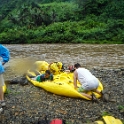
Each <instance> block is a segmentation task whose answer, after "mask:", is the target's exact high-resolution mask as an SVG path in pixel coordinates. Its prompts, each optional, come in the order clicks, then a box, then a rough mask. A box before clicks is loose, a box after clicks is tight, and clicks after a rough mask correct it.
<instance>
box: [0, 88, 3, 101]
mask: <svg viewBox="0 0 124 124" xmlns="http://www.w3.org/2000/svg"><path fill="white" fill-rule="evenodd" d="M0 100H1V101H3V100H4V93H3V87H2V86H0Z"/></svg>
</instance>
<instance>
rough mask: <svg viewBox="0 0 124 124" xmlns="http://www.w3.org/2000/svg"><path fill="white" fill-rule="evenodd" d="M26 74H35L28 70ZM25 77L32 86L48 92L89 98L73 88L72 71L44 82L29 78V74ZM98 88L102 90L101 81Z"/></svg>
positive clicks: (97, 95)
mask: <svg viewBox="0 0 124 124" xmlns="http://www.w3.org/2000/svg"><path fill="white" fill-rule="evenodd" d="M28 74H30V75H33V76H35V74H34V73H33V72H30V71H28ZM26 77H27V79H28V80H29V81H30V82H31V83H32V84H33V85H34V86H37V87H41V88H43V89H45V90H46V91H48V92H51V93H54V94H57V95H61V96H67V97H75V98H83V99H87V100H90V99H89V98H87V97H85V96H83V95H81V94H80V93H79V92H78V91H77V90H76V89H74V86H73V73H66V72H63V73H61V74H57V75H54V80H53V81H45V82H38V81H35V80H32V79H31V78H29V76H26ZM78 86H80V84H79V82H78ZM98 90H99V91H101V90H103V85H102V83H101V82H99V87H98ZM87 93H88V94H91V93H92V92H87ZM94 94H95V95H96V97H97V98H99V97H101V96H100V95H99V94H97V93H94Z"/></svg>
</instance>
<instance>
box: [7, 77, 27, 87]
mask: <svg viewBox="0 0 124 124" xmlns="http://www.w3.org/2000/svg"><path fill="white" fill-rule="evenodd" d="M5 83H6V84H20V85H22V86H25V85H28V80H27V78H26V77H25V76H21V77H15V78H14V79H12V80H6V81H5Z"/></svg>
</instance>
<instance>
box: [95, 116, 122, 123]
mask: <svg viewBox="0 0 124 124" xmlns="http://www.w3.org/2000/svg"><path fill="white" fill-rule="evenodd" d="M102 118H103V121H101V120H99V121H95V124H123V123H122V121H121V120H120V119H117V118H114V117H113V116H103V117H102Z"/></svg>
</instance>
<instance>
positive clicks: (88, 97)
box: [81, 93, 92, 99]
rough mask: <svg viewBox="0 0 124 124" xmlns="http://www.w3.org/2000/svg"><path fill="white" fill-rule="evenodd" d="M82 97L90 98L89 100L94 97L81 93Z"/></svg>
mask: <svg viewBox="0 0 124 124" xmlns="http://www.w3.org/2000/svg"><path fill="white" fill-rule="evenodd" d="M81 95H83V96H86V97H87V98H89V99H92V96H91V95H89V94H86V93H81Z"/></svg>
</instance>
